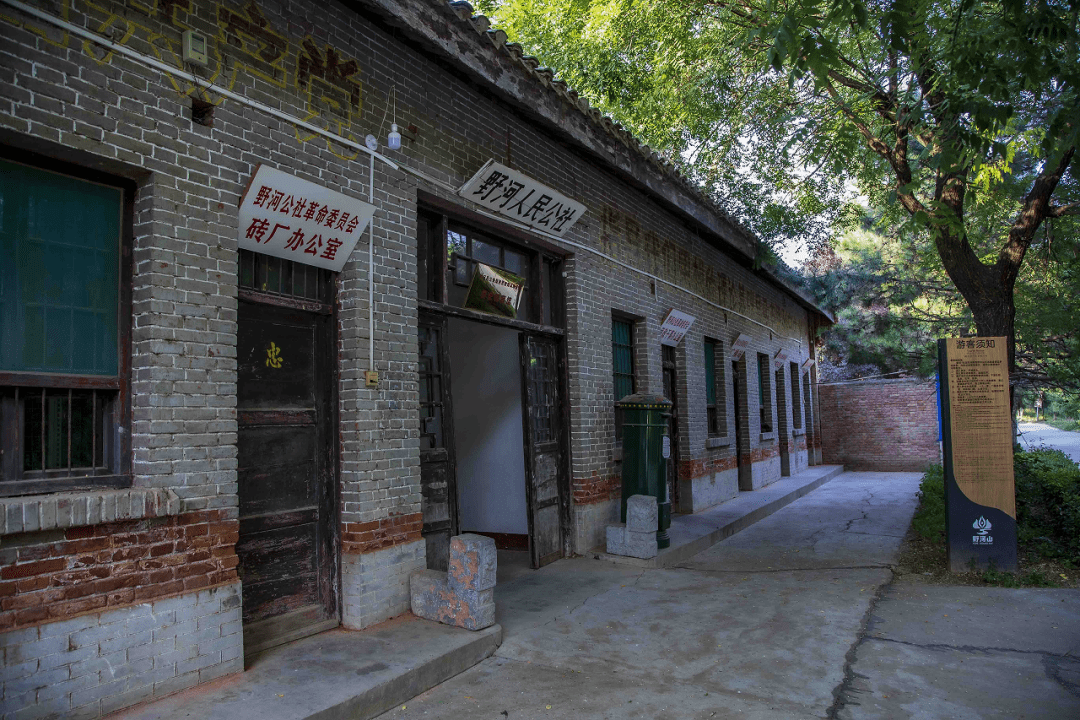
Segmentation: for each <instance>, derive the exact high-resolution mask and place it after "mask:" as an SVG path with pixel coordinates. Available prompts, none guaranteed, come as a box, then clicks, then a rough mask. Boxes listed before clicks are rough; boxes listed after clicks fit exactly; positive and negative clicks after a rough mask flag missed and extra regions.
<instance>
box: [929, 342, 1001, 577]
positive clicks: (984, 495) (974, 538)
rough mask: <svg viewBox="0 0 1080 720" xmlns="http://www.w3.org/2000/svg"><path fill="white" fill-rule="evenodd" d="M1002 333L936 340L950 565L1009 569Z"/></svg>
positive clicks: (962, 567)
mask: <svg viewBox="0 0 1080 720" xmlns="http://www.w3.org/2000/svg"><path fill="white" fill-rule="evenodd" d="M1006 347H1007V340H1006V339H1005V338H952V339H948V340H939V341H938V356H939V357H938V368H939V374H940V376H941V383H942V396H943V397H942V400H943V402H942V430H943V433H942V442H943V450H944V455H945V458H944V459H945V487H946V528H947V535H948V538H949V543H948V556H949V566H950V568H951V569H953V570H954V571H957V570H963V569H965V568H966V567H967V565H968V564H969V563H971V562H975V563H976V564H977V565H978V566H980V567H986V566H987V565H988V564H989V563H991V562H992V563H994V565H995V566H996V567H998V568H999V569H1013V568H1015V567H1016V493H1015V488H1014V478H1013V450H1012V448H1013V440H1014V438H1013V424H1012V412H1011V410H1010V403H1009V366H1008V357H1007V355H1006Z"/></svg>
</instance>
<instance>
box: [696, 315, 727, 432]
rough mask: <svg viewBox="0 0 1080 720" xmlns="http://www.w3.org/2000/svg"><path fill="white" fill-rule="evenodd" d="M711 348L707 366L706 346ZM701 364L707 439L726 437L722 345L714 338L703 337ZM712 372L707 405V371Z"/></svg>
mask: <svg viewBox="0 0 1080 720" xmlns="http://www.w3.org/2000/svg"><path fill="white" fill-rule="evenodd" d="M710 345H711V346H712V351H713V357H712V364H711V367H710V364H709V353H708V346H710ZM702 354H703V362H704V363H705V423H706V427H707V429H708V437H710V438H723V437H727V434H728V427H727V393H726V392H725V388H726V385H725V383H726V382H727V374H726V373H725V372H724V370H725V368H726V365H725V361H724V358H725V355H724V344H723V342H722V341H720V340H717V339H716V338H711V337H707V336H706V337H705V338H704V342H703V343H702ZM710 370H712V385H713V402H712V403H709V391H708V387H709V371H710Z"/></svg>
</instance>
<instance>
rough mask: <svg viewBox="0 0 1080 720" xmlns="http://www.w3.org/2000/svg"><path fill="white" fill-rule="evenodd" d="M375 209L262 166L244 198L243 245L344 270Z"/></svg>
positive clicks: (309, 263) (327, 189)
mask: <svg viewBox="0 0 1080 720" xmlns="http://www.w3.org/2000/svg"><path fill="white" fill-rule="evenodd" d="M374 214H375V207H374V206H373V205H369V204H368V203H366V202H363V201H361V200H357V199H356V198H351V197H348V196H347V195H342V194H341V193H339V192H337V191H335V190H331V189H330V188H326V187H323V186H322V185H316V184H315V183H313V182H308V181H307V180H301V179H300V178H298V177H294V176H292V175H290V174H288V173H286V172H282V171H281V170H277V169H275V168H272V167H269V166H267V165H260V166H259V167H258V169H257V170H256V171H255V176H254V177H253V178H252V180H251V185H249V186H248V189H247V192H246V193H245V194H244V197H243V199H242V200H241V201H240V226H239V235H240V247H241V248H244V249H245V250H254V251H255V252H259V253H263V254H264V255H273V256H274V257H279V258H285V259H286V260H293V261H295V262H299V263H304V264H305V265H315V266H316V267H321V268H325V269H327V270H333V271H335V272H336V271H339V270H341V268H342V267H343V266H344V265H345V261H346V260H348V259H349V255H350V254H351V253H352V251H353V248H354V247H356V243H357V241H358V240H359V239H360V236H361V235H363V234H364V230H365V229H366V228H367V226H368V223H369V222H371V217H372V215H374Z"/></svg>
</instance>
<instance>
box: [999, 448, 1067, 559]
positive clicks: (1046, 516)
mask: <svg viewBox="0 0 1080 720" xmlns="http://www.w3.org/2000/svg"><path fill="white" fill-rule="evenodd" d="M1013 464H1014V467H1015V471H1016V523H1017V536H1018V540H1019V542H1020V543H1021V544H1022V545H1026V546H1031V547H1034V548H1036V549H1037V550H1038V552H1039V554H1040V555H1041V556H1042V557H1049V558H1064V559H1068V560H1071V561H1073V562H1077V561H1080V468H1078V467H1077V465H1076V463H1074V462H1073V461H1072V460H1070V459H1069V457H1068V456H1067V455H1066V454H1065V453H1063V452H1061V451H1060V450H1049V449H1045V448H1043V449H1039V450H1032V451H1030V452H1019V453H1016V455H1015V459H1014V463H1013Z"/></svg>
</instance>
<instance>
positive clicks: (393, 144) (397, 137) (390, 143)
mask: <svg viewBox="0 0 1080 720" xmlns="http://www.w3.org/2000/svg"><path fill="white" fill-rule="evenodd" d="M386 146H387V147H388V148H390V149H391V150H399V149H400V148H401V133H399V132H398V129H397V123H392V124H391V125H390V134H389V135H387V136H386Z"/></svg>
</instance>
